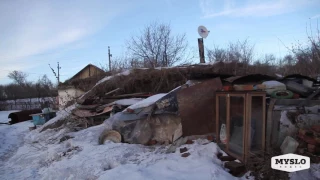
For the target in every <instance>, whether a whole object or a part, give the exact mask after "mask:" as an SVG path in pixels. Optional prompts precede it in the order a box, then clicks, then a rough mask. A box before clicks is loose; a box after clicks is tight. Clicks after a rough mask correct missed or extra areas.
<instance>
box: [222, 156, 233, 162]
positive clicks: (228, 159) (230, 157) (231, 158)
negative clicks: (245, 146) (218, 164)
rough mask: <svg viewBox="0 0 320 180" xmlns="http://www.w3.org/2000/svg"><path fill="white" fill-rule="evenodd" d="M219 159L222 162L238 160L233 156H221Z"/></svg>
mask: <svg viewBox="0 0 320 180" xmlns="http://www.w3.org/2000/svg"><path fill="white" fill-rule="evenodd" d="M219 159H220V160H221V161H234V160H236V158H234V157H232V156H221V157H220V158H219Z"/></svg>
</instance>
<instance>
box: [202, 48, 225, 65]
mask: <svg viewBox="0 0 320 180" xmlns="http://www.w3.org/2000/svg"><path fill="white" fill-rule="evenodd" d="M227 54H228V52H227V51H226V50H225V49H223V48H219V47H218V46H215V47H214V48H213V49H208V50H207V56H208V59H209V62H226V61H227V60H228V55H227Z"/></svg>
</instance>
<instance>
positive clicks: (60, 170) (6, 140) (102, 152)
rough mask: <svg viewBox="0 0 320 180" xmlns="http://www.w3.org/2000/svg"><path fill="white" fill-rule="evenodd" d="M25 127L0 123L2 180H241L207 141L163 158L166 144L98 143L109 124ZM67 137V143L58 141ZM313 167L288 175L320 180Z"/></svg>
mask: <svg viewBox="0 0 320 180" xmlns="http://www.w3.org/2000/svg"><path fill="white" fill-rule="evenodd" d="M159 96H161V95H159ZM157 98H159V97H157ZM157 98H155V97H154V98H151V99H157ZM72 108H74V107H70V108H69V109H68V110H67V111H62V112H58V118H55V119H52V120H50V121H49V122H47V124H50V123H54V122H55V121H57V120H60V119H59V118H63V117H65V116H67V115H68V114H69V113H68V111H70V110H71V109H72ZM9 113H10V112H1V113H0V115H1V116H0V117H2V118H3V117H5V118H6V117H7V115H8V114H9ZM29 126H32V123H31V122H29V121H26V122H22V123H17V124H14V125H10V126H9V125H0V160H1V161H0V179H4V180H6V179H68V180H69V179H70V180H71V179H77V180H78V179H124V180H125V179H133V180H135V179H136V180H138V179H139V180H140V179H155V180H157V179H159V180H160V179H161V180H162V179H186V180H188V179H225V180H233V179H239V178H236V177H233V176H232V175H230V174H229V173H228V172H227V170H226V169H225V168H224V167H223V163H222V162H221V161H220V160H219V159H218V158H217V156H216V154H217V153H218V152H219V151H220V149H219V147H218V146H217V145H216V144H215V143H213V142H209V141H208V140H206V139H197V140H195V141H194V143H193V144H185V145H182V146H181V147H179V148H177V149H176V151H175V152H174V153H169V154H167V153H166V151H167V149H168V148H169V147H170V146H166V145H155V146H143V145H139V144H126V143H113V142H110V141H108V142H105V144H104V145H98V137H99V135H100V134H101V132H102V131H104V130H105V129H110V128H111V123H109V122H108V121H105V122H104V123H103V124H101V125H98V126H93V127H90V128H88V129H84V130H81V131H78V132H71V131H70V130H69V129H67V128H57V129H49V130H46V131H43V132H41V133H40V131H41V128H37V129H36V130H33V131H29V130H28V127H29ZM66 135H67V136H69V137H70V139H67V140H65V141H61V138H62V137H65V136H66ZM184 147H186V148H187V149H188V152H189V153H190V156H188V157H186V158H183V157H181V154H180V148H184ZM223 154H225V153H224V152H223ZM311 167H312V168H311V169H309V170H304V171H299V172H295V173H291V174H290V176H291V178H292V179H294V180H296V179H311V180H312V179H315V177H319V171H317V169H319V165H315V164H312V165H311ZM251 178H252V177H250V179H251ZM240 179H246V177H245V176H243V177H242V178H240Z"/></svg>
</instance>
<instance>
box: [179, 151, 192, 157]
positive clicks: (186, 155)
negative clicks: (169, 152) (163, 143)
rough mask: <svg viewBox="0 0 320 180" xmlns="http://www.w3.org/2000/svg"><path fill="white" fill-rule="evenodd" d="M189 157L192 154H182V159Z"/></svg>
mask: <svg viewBox="0 0 320 180" xmlns="http://www.w3.org/2000/svg"><path fill="white" fill-rule="evenodd" d="M188 156H190V153H188V152H187V153H184V154H181V157H188Z"/></svg>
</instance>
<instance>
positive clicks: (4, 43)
mask: <svg viewBox="0 0 320 180" xmlns="http://www.w3.org/2000/svg"><path fill="white" fill-rule="evenodd" d="M154 21H157V22H163V23H170V25H171V28H172V31H173V33H174V34H182V33H185V34H186V37H187V40H188V44H189V51H190V52H193V53H194V52H196V50H197V46H198V44H197V38H199V35H198V33H197V29H198V26H200V25H204V26H206V27H207V29H208V30H210V34H209V36H208V37H207V38H206V39H205V40H204V45H205V47H206V48H210V47H213V46H219V47H224V46H226V45H227V44H228V43H229V42H235V41H237V40H241V41H242V40H245V39H248V41H249V42H250V43H251V44H252V45H254V50H255V56H256V57H259V56H263V54H267V53H273V54H274V55H275V56H276V57H277V58H280V57H283V56H284V55H285V54H287V53H288V47H291V46H292V45H293V44H297V43H300V44H302V45H304V44H306V43H307V32H306V28H307V27H308V29H310V26H311V29H312V30H313V33H315V31H316V29H317V28H316V27H317V22H318V21H320V0H266V1H263V0H220V1H218V0H158V1H150V0H136V1H131V0H91V1H87V0H72V1H71V0H41V1H40V0H14V1H9V0H2V1H0V63H1V66H0V84H8V83H10V82H12V80H10V79H9V78H8V77H7V75H8V73H9V72H10V71H13V70H19V71H23V72H25V73H27V74H28V75H29V76H28V80H29V81H37V80H38V79H39V77H41V76H42V75H44V74H46V75H47V76H48V77H49V78H50V79H51V80H52V81H53V82H56V79H55V76H54V74H53V73H52V71H51V69H50V68H49V65H48V64H50V65H51V66H52V67H53V68H54V69H57V62H59V63H60V66H61V70H60V74H61V77H60V80H61V81H62V82H63V81H64V80H66V79H68V78H70V77H72V76H73V75H74V74H75V73H77V72H78V71H79V70H81V69H82V68H83V67H85V66H86V65H87V64H89V63H91V64H94V65H97V66H98V67H101V66H107V62H108V46H110V49H111V54H112V56H113V57H124V56H125V55H126V44H127V41H128V39H129V38H130V37H131V36H134V35H138V34H139V32H141V30H142V29H143V27H145V26H146V25H148V24H150V23H152V22H154ZM196 55H198V54H196ZM198 61H199V59H198V57H195V58H194V62H195V63H197V62H198Z"/></svg>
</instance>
